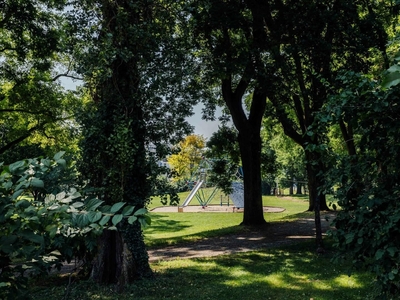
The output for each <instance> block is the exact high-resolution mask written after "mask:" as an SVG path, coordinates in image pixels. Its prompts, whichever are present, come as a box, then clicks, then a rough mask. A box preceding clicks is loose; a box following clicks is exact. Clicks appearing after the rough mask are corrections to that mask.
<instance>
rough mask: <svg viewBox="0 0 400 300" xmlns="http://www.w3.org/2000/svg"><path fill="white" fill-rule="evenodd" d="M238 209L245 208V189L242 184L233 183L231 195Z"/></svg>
mask: <svg viewBox="0 0 400 300" xmlns="http://www.w3.org/2000/svg"><path fill="white" fill-rule="evenodd" d="M229 197H230V198H231V199H232V202H233V203H234V204H235V207H236V208H243V207H244V187H243V183H242V182H238V181H236V182H232V192H231V193H230V194H229Z"/></svg>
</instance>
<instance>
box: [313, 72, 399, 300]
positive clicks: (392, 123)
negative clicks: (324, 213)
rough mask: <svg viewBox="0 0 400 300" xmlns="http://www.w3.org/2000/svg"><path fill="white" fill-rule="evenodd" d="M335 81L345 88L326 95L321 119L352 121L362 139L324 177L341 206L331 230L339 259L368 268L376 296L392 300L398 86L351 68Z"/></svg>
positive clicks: (395, 294) (396, 266) (395, 255)
mask: <svg viewBox="0 0 400 300" xmlns="http://www.w3.org/2000/svg"><path fill="white" fill-rule="evenodd" d="M396 65H397V64H396ZM395 68H396V67H395ZM393 69H394V68H393ZM389 74H390V73H389ZM391 75H392V74H390V76H391ZM390 76H388V77H390ZM339 80H340V81H341V82H342V83H343V89H342V90H341V93H339V94H337V95H334V96H332V97H331V98H330V101H329V102H328V103H327V105H326V106H325V107H324V114H323V115H322V116H321V119H322V121H325V122H326V121H328V122H333V123H335V124H338V123H339V122H341V120H343V119H345V120H349V121H350V120H351V124H349V125H351V126H352V128H353V133H354V135H355V136H359V137H360V138H359V139H357V141H356V142H357V143H356V144H355V146H356V147H355V149H356V150H357V155H352V156H349V155H336V156H335V160H336V162H337V165H336V168H333V169H331V172H330V175H331V176H329V177H328V178H330V179H331V182H330V186H332V185H336V186H338V190H337V193H336V195H337V198H338V205H339V206H340V207H341V210H339V211H338V214H337V217H336V219H335V220H334V225H335V227H336V228H337V230H336V231H334V232H332V235H333V237H334V240H335V244H336V246H337V247H338V249H339V251H340V252H339V254H338V256H337V259H339V258H340V257H343V258H345V259H348V260H349V262H350V264H351V266H352V267H353V268H357V269H359V268H361V267H362V268H367V269H368V270H369V271H370V272H372V273H373V274H374V275H375V277H376V285H377V288H378V291H379V297H380V298H382V299H394V298H397V297H398V296H399V294H400V286H399V276H400V274H399V272H398V270H399V260H398V258H399V255H400V244H399V239H398V236H399V229H398V228H399V226H398V224H399V216H400V213H399V208H398V194H399V179H400V178H399V172H398V162H399V159H400V157H399V150H400V149H399V143H398V136H399V134H400V132H399V130H400V128H399V113H400V112H399V107H398V101H399V92H400V90H399V86H398V85H396V83H395V82H391V79H389V80H387V81H386V82H391V83H392V84H394V86H393V87H392V88H390V89H386V88H383V87H382V81H381V79H379V78H377V77H375V76H371V75H362V74H358V73H353V72H348V73H346V74H343V75H342V76H341V77H340V79H339ZM328 188H329V186H328Z"/></svg>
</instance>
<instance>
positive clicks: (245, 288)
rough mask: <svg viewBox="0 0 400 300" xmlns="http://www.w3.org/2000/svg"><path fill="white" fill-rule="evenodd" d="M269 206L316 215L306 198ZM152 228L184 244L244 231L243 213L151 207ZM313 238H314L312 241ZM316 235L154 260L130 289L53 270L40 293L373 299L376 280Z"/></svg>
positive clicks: (280, 218) (38, 286) (163, 241)
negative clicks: (147, 274)
mask: <svg viewBox="0 0 400 300" xmlns="http://www.w3.org/2000/svg"><path fill="white" fill-rule="evenodd" d="M263 201H264V205H266V206H278V207H283V208H285V211H284V212H281V213H265V219H266V220H267V221H268V222H272V221H274V222H289V221H291V220H294V219H296V218H298V217H304V216H306V217H313V213H312V212H305V211H306V210H307V208H308V201H307V200H306V199H305V198H295V199H293V198H286V197H280V198H278V197H273V196H267V197H264V198H263ZM151 217H152V225H151V226H150V227H148V228H146V229H145V239H146V243H147V245H148V246H149V247H160V246H162V245H169V244H177V243H183V242H187V241H193V240H196V239H201V238H204V237H210V236H218V235H224V234H227V233H230V232H237V231H239V230H243V229H242V227H240V226H238V224H240V222H241V221H242V217H243V216H242V213H214V212H212V213H177V212H176V213H151ZM311 243H312V244H311ZM310 249H314V247H313V242H305V243H304V242H303V243H299V244H296V245H291V246H285V247H281V248H274V249H266V250H258V251H253V252H247V253H239V254H234V255H229V256H218V257H212V258H200V259H190V260H189V259H176V260H172V261H161V262H157V263H152V269H153V270H154V272H155V274H156V275H155V278H153V279H144V280H139V281H137V282H135V283H134V284H132V285H130V286H129V287H127V288H126V290H125V291H124V292H122V293H117V292H116V291H115V287H114V286H98V285H97V284H95V283H93V282H91V281H87V280H81V281H73V283H72V284H70V286H69V288H67V287H68V278H66V277H65V278H59V277H50V278H46V279H44V280H40V281H33V282H32V284H31V287H32V288H31V290H30V295H31V296H32V297H33V299H38V300H42V299H43V300H48V299H66V298H65V294H66V291H68V293H69V297H68V299H79V300H89V299H90V300H92V299H93V300H94V299H109V300H111V299H112V300H115V299H120V300H125V299H143V300H150V299H154V300H156V299H157V300H158V299H182V300H183V299H184V300H188V299H199V300H202V299H218V300H219V299H221V300H225V299H234V300H246V299H249V300H258V299H271V300H272V299H276V300H281V299H284V300H310V299H313V300H340V299H343V300H356V299H357V300H358V299H359V300H366V299H372V295H371V290H372V289H373V288H372V283H373V279H372V277H371V276H369V275H368V274H366V273H363V272H361V271H360V272H356V273H355V274H353V275H352V276H351V277H349V276H348V275H347V271H348V270H347V268H346V266H344V265H337V264H333V263H332V262H331V257H332V255H333V253H331V252H328V253H326V254H324V255H323V256H318V255H317V254H315V253H314V252H311V251H310Z"/></svg>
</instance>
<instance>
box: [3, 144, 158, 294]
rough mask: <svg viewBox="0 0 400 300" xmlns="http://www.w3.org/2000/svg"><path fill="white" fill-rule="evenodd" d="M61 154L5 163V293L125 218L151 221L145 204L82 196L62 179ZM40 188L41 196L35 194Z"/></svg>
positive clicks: (84, 251)
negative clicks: (109, 203)
mask: <svg viewBox="0 0 400 300" xmlns="http://www.w3.org/2000/svg"><path fill="white" fill-rule="evenodd" d="M63 154H64V153H63V152H59V153H57V154H56V155H55V156H54V157H53V158H52V159H26V160H23V161H18V162H15V163H13V164H10V165H8V166H1V167H2V170H1V175H0V228H1V231H0V271H1V273H0V292H1V293H2V295H4V297H5V299H16V298H18V297H22V298H23V297H25V296H24V291H25V289H26V287H27V286H26V283H27V277H26V276H24V273H28V274H29V275H37V274H42V273H46V272H47V271H48V270H49V269H50V267H51V266H53V265H54V264H55V265H56V266H57V267H60V266H61V265H62V262H64V261H65V260H67V261H70V260H71V259H72V258H73V257H78V258H83V257H84V256H86V255H88V254H89V253H90V252H94V250H95V248H96V238H97V237H98V236H99V234H101V232H102V231H103V230H104V229H108V230H116V229H117V226H118V224H119V223H120V222H121V221H122V220H123V219H127V222H128V223H129V224H133V223H134V222H136V221H137V220H138V221H139V222H140V224H142V225H147V224H149V223H150V220H149V218H148V217H147V216H145V214H146V212H147V211H146V210H145V209H135V207H133V206H129V205H126V204H125V203H123V202H119V203H116V204H114V205H113V206H111V207H110V206H104V205H103V201H101V200H99V199H96V198H91V197H85V196H83V194H81V193H80V192H78V191H77V190H76V189H75V188H72V187H71V183H70V182H69V181H66V182H63V180H62V172H61V170H62V169H64V168H65V166H66V162H65V160H64V159H63V157H62V156H63ZM49 175H51V176H49ZM54 180H56V182H57V185H58V186H59V190H58V191H57V192H55V191H54V190H53V188H54V185H55V181H54ZM63 184H64V186H63ZM46 188H50V191H49V190H47V189H46ZM60 190H62V191H61V192H60ZM38 193H40V195H41V197H39V198H32V197H31V195H32V194H33V195H37V194H38ZM2 299H4V298H2ZM24 299H25V298H24Z"/></svg>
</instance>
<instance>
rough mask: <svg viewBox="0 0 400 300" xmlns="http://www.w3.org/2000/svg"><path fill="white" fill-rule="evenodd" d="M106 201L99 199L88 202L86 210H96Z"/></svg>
mask: <svg viewBox="0 0 400 300" xmlns="http://www.w3.org/2000/svg"><path fill="white" fill-rule="evenodd" d="M103 202H104V201H102V200H99V199H97V198H93V199H90V200H87V201H86V209H87V210H91V211H93V210H96V209H97V208H98V207H99V206H100V205H101V204H102V203H103Z"/></svg>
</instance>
